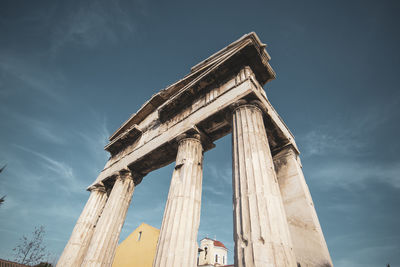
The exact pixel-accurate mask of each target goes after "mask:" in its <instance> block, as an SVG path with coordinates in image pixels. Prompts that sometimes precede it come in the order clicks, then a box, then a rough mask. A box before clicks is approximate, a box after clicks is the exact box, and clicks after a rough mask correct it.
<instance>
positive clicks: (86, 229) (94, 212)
mask: <svg viewBox="0 0 400 267" xmlns="http://www.w3.org/2000/svg"><path fill="white" fill-rule="evenodd" d="M89 190H90V192H91V193H90V196H89V200H88V201H87V202H86V205H85V207H84V208H83V211H82V213H81V215H80V216H79V219H78V221H77V222H76V225H75V227H74V230H73V231H72V234H71V237H70V239H69V241H68V243H67V245H66V246H65V248H64V251H63V253H62V254H61V257H60V259H59V260H58V262H57V267H70V266H80V265H81V263H82V261H83V258H84V256H85V254H86V251H87V249H88V247H89V243H90V240H91V238H92V236H93V231H94V229H95V226H96V223H97V221H98V219H99V217H100V214H101V212H102V211H103V208H104V205H105V204H106V201H107V193H106V190H105V188H104V186H103V185H100V184H97V185H95V186H92V187H91V188H90V189H89Z"/></svg>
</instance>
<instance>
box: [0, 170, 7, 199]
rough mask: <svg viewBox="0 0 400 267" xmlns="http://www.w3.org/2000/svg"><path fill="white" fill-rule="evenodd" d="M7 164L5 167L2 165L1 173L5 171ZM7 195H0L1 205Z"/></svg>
mask: <svg viewBox="0 0 400 267" xmlns="http://www.w3.org/2000/svg"><path fill="white" fill-rule="evenodd" d="M6 166H7V165H4V166H3V167H1V169H0V173H2V172H3V171H4V169H5V168H6ZM5 198H6V196H2V197H0V206H1V205H2V204H3V203H4V200H5Z"/></svg>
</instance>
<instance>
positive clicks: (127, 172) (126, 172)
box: [117, 168, 145, 186]
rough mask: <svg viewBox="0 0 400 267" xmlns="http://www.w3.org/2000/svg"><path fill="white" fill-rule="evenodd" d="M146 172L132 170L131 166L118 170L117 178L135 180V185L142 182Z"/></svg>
mask: <svg viewBox="0 0 400 267" xmlns="http://www.w3.org/2000/svg"><path fill="white" fill-rule="evenodd" d="M144 176H145V174H142V173H139V172H136V171H135V170H132V169H130V168H126V169H122V170H120V171H119V172H118V175H117V179H121V180H125V179H131V180H133V183H134V184H135V186H137V185H138V184H140V183H141V182H142V180H143V177H144Z"/></svg>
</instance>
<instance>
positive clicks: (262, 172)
mask: <svg viewBox="0 0 400 267" xmlns="http://www.w3.org/2000/svg"><path fill="white" fill-rule="evenodd" d="M232 143H233V169H234V171H233V191H234V192H233V194H234V197H233V206H234V241H235V266H237V267H242V266H246V267H249V266H251V267H253V266H257V267H258V266H260V267H261V266H262V267H265V266H270V267H272V266H276V267H284V266H291V267H293V266H296V261H295V257H294V253H293V250H292V242H291V239H290V234H289V229H288V225H287V222H286V216H285V211H284V208H283V204H282V199H281V196H280V192H279V186H278V182H277V179H276V175H275V170H274V165H273V162H272V156H271V152H270V148H269V144H268V139H267V135H266V131H265V127H264V122H263V116H262V111H261V109H260V108H259V107H257V106H256V105H255V104H247V103H246V102H245V101H242V100H241V101H239V102H238V103H237V104H236V107H235V108H234V110H233V119H232Z"/></svg>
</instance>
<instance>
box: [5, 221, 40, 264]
mask: <svg viewBox="0 0 400 267" xmlns="http://www.w3.org/2000/svg"><path fill="white" fill-rule="evenodd" d="M44 234H45V230H44V226H38V227H35V231H33V233H32V237H31V238H30V239H29V238H28V237H26V236H25V235H24V236H22V238H21V239H20V244H18V245H17V246H16V247H15V248H14V249H13V251H14V252H15V261H16V262H18V263H20V264H26V265H35V264H38V263H40V262H42V261H44V258H45V257H46V256H48V254H47V253H46V246H45V245H44V244H43V237H44Z"/></svg>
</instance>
